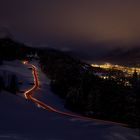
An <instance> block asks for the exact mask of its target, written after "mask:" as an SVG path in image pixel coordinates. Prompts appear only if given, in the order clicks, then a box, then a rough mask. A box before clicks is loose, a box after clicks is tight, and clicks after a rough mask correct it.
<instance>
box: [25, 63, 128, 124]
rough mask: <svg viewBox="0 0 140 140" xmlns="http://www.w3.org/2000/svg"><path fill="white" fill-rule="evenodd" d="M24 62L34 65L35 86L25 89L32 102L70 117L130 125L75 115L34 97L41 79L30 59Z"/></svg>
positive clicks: (26, 96)
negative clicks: (29, 61)
mask: <svg viewBox="0 0 140 140" xmlns="http://www.w3.org/2000/svg"><path fill="white" fill-rule="evenodd" d="M23 64H25V65H28V66H31V67H32V75H33V78H34V86H33V87H32V88H31V89H29V90H27V91H25V93H24V96H25V98H26V99H28V100H31V101H32V102H34V103H35V104H37V105H38V106H39V107H42V108H43V109H46V110H48V111H50V112H55V113H58V114H61V115H65V116H68V117H75V118H79V119H82V120H89V121H98V122H103V123H107V124H114V125H121V126H124V127H128V125H127V124H123V123H117V122H112V121H105V120H100V119H94V118H89V117H84V116H80V115H75V114H72V113H67V112H62V111H60V110H57V109H55V108H53V107H51V106H49V105H47V104H45V103H43V102H41V101H39V100H38V99H36V98H34V97H32V94H33V92H34V91H35V90H37V89H38V88H39V80H38V76H37V67H36V66H35V65H33V64H29V63H28V61H23Z"/></svg>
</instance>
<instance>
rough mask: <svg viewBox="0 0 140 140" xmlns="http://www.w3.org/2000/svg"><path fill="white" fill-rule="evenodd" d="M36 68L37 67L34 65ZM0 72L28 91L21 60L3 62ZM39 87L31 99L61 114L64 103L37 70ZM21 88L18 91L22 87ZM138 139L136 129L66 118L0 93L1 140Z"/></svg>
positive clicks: (26, 73) (27, 73) (26, 72)
mask: <svg viewBox="0 0 140 140" xmlns="http://www.w3.org/2000/svg"><path fill="white" fill-rule="evenodd" d="M33 63H34V64H35V65H36V66H38V64H37V63H36V62H33ZM1 70H8V71H9V72H13V73H15V74H17V76H18V77H19V79H21V80H25V84H24V86H23V87H25V86H26V88H30V87H29V85H28V82H29V81H31V80H33V79H32V75H31V71H30V70H29V69H27V66H25V65H23V64H21V62H20V61H14V62H5V63H4V66H0V71H1ZM38 72H39V79H40V84H41V88H40V89H38V90H37V91H36V93H35V95H34V97H36V98H38V99H40V100H42V101H44V102H45V103H47V104H49V105H52V106H54V107H57V108H58V109H61V110H63V111H67V110H65V109H64V108H63V101H61V99H59V98H58V97H57V96H56V95H54V94H53V93H52V92H51V91H50V86H49V83H50V80H49V79H48V78H47V77H46V76H45V75H44V74H43V73H42V72H41V71H40V69H39V68H38ZM23 87H21V88H23ZM20 94H21V93H19V95H20ZM93 139H94V140H138V139H139V136H138V130H135V129H130V128H125V127H121V126H116V125H110V124H104V123H102V122H96V121H84V120H79V119H77V118H72V117H67V116H63V115H60V114H56V113H53V112H49V111H47V110H43V109H42V108H38V107H37V106H36V105H35V104H34V103H32V102H31V101H28V100H25V99H24V98H23V95H22V96H15V95H13V94H11V93H8V92H6V91H2V92H1V93H0V140H93Z"/></svg>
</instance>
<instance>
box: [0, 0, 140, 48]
mask: <svg viewBox="0 0 140 140" xmlns="http://www.w3.org/2000/svg"><path fill="white" fill-rule="evenodd" d="M139 7H140V1H139V0H85V1H82V0H59V1H58V0H12V1H11V0H0V27H1V28H3V27H5V26H6V28H9V30H10V31H11V32H12V33H13V34H14V36H15V37H16V38H18V39H20V40H22V41H25V42H29V43H32V44H37V45H45V44H48V43H50V44H51V43H58V42H59V43H60V42H79V44H82V42H84V44H86V43H87V44H90V45H89V46H91V44H92V43H95V42H115V43H116V42H117V43H120V44H122V45H124V44H125V45H126V44H127V45H128V44H139V43H140V26H139V25H140V18H139V14H140V8H139ZM85 42H86V43H85ZM93 46H94V45H93ZM64 48H65V47H64ZM66 48H67V47H66ZM71 48H72V47H71ZM67 49H68V48H67Z"/></svg>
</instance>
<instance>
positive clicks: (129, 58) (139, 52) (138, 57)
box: [101, 47, 140, 66]
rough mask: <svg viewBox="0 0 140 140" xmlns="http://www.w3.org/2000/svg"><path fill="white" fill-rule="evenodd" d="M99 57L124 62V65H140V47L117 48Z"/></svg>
mask: <svg viewBox="0 0 140 140" xmlns="http://www.w3.org/2000/svg"><path fill="white" fill-rule="evenodd" d="M101 59H103V60H104V61H109V62H114V63H119V64H126V65H133V66H134V65H135V66H139V65H140V47H133V48H129V49H122V48H117V49H114V50H111V51H110V52H108V53H107V54H106V55H105V56H103V57H102V58H101Z"/></svg>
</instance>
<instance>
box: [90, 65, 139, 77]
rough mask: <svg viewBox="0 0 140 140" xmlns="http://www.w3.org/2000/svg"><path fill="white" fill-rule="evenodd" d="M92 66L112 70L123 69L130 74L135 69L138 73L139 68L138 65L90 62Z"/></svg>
mask: <svg viewBox="0 0 140 140" xmlns="http://www.w3.org/2000/svg"><path fill="white" fill-rule="evenodd" d="M91 66H92V67H98V68H102V69H114V70H120V71H123V72H125V73H128V74H130V75H132V74H133V73H134V72H135V71H136V72H137V73H138V74H140V68H138V67H126V66H121V65H114V64H111V63H105V64H101V65H98V64H91Z"/></svg>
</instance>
